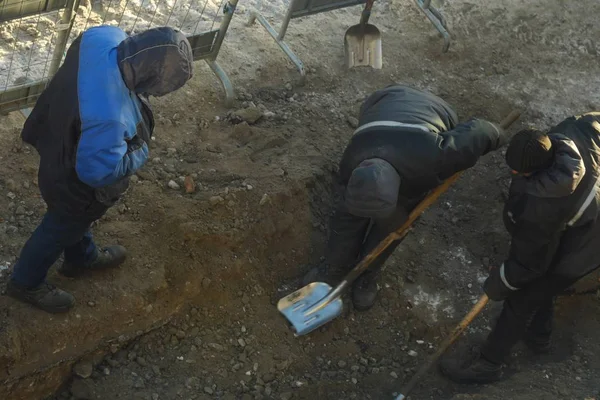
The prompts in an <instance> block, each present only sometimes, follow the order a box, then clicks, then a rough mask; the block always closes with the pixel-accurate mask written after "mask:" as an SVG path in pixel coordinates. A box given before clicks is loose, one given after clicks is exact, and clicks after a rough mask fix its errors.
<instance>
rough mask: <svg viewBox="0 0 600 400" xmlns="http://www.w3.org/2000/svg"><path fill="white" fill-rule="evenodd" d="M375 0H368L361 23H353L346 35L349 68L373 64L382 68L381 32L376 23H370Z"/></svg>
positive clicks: (345, 44) (345, 49)
mask: <svg viewBox="0 0 600 400" xmlns="http://www.w3.org/2000/svg"><path fill="white" fill-rule="evenodd" d="M374 2H375V0H368V1H367V4H366V5H365V8H364V10H363V12H362V15H361V17H360V24H358V25H353V26H351V27H350V28H348V30H347V31H346V35H345V36H344V53H345V56H346V65H347V67H348V68H353V67H361V66H371V67H372V68H374V69H381V68H382V65H383V61H382V58H383V57H382V52H381V32H380V31H379V29H378V28H377V27H376V26H375V25H371V24H369V23H368V21H369V16H370V15H371V7H373V3H374Z"/></svg>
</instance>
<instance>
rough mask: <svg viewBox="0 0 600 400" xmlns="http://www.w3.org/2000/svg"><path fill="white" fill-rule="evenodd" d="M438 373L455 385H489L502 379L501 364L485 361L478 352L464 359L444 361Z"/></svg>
mask: <svg viewBox="0 0 600 400" xmlns="http://www.w3.org/2000/svg"><path fill="white" fill-rule="evenodd" d="M439 366H440V371H441V372H442V374H443V375H445V376H446V377H447V378H449V379H450V380H452V381H454V382H456V383H490V382H495V381H498V380H501V379H502V378H503V371H502V364H496V363H494V362H491V361H489V360H487V359H486V358H485V357H483V355H481V353H480V352H479V351H478V352H476V353H475V354H473V355H472V356H471V357H467V358H466V359H464V358H463V359H446V360H443V361H441V362H440V365H439Z"/></svg>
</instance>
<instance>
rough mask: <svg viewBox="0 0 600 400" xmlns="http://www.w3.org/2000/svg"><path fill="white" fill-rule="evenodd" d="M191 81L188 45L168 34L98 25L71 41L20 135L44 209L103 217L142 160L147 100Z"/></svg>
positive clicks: (149, 128) (148, 126) (148, 129)
mask: <svg viewBox="0 0 600 400" xmlns="http://www.w3.org/2000/svg"><path fill="white" fill-rule="evenodd" d="M191 76H192V49H191V46H190V44H189V42H188V41H187V39H186V38H185V36H184V35H183V34H182V33H181V32H178V31H176V30H174V29H172V28H167V27H163V28H155V29H150V30H148V31H145V32H142V33H140V34H138V35H134V36H130V37H128V36H127V35H126V34H125V32H123V31H122V30H121V29H119V28H116V27H111V26H100V27H94V28H91V29H88V30H87V31H85V32H84V33H82V34H81V35H80V36H79V37H77V39H75V41H74V42H73V43H72V45H71V46H70V47H69V50H68V52H67V54H66V57H65V61H64V63H63V64H62V65H61V67H60V68H59V70H58V72H57V73H56V75H55V76H54V77H53V78H52V80H51V81H50V83H49V85H48V87H47V88H46V89H45V90H44V92H43V93H42V94H41V95H40V97H39V99H38V101H37V103H36V105H35V107H34V108H33V110H32V112H31V114H30V115H29V117H28V118H27V120H26V121H25V125H24V127H23V131H22V134H21V137H22V139H23V140H24V141H25V142H27V143H29V144H31V145H33V146H34V147H35V148H36V149H37V151H38V153H39V154H40V168H39V173H38V181H39V187H40V191H41V193H42V197H43V198H44V200H45V201H46V203H47V205H48V208H49V209H50V210H51V211H53V212H56V213H60V214H63V215H66V216H72V217H83V218H87V219H90V220H94V219H97V218H99V217H100V216H102V214H104V213H105V212H106V210H107V209H108V207H110V206H111V205H113V204H114V203H115V202H116V201H117V200H118V199H119V198H120V196H121V195H122V194H123V193H124V192H125V190H126V189H127V187H128V184H129V177H130V176H131V175H132V174H133V173H135V172H136V171H137V170H138V169H139V168H141V167H142V165H143V164H144V163H145V162H146V160H147V158H148V145H147V143H148V141H149V140H150V138H151V136H152V132H153V129H154V120H153V116H152V110H151V108H150V104H149V103H148V96H150V95H152V96H162V95H164V94H167V93H169V92H172V91H175V90H177V89H179V88H180V87H182V86H183V85H184V84H185V83H186V82H187V81H188V80H189V79H190V77H191Z"/></svg>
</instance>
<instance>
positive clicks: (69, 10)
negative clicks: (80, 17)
mask: <svg viewBox="0 0 600 400" xmlns="http://www.w3.org/2000/svg"><path fill="white" fill-rule="evenodd" d="M77 8H79V0H68V1H67V4H66V6H65V10H64V11H63V14H62V17H61V18H60V22H59V24H58V25H57V30H58V35H57V36H56V48H55V49H54V53H53V54H52V63H51V64H50V69H49V71H48V77H49V78H50V79H51V78H52V77H53V76H54V74H56V71H58V68H59V67H60V63H61V61H62V58H63V56H64V53H65V49H66V48H67V42H68V40H69V35H70V34H71V28H72V27H73V22H74V21H75V18H74V16H73V14H74V11H75V10H76V9H77Z"/></svg>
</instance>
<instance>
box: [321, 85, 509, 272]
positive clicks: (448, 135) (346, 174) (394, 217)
mask: <svg viewBox="0 0 600 400" xmlns="http://www.w3.org/2000/svg"><path fill="white" fill-rule="evenodd" d="M502 138H503V135H502V131H501V129H500V128H499V127H497V126H495V125H494V124H492V123H490V122H487V121H484V120H479V119H473V120H471V121H468V122H466V123H462V124H459V123H458V117H457V115H456V113H455V112H454V111H453V110H452V108H451V107H450V106H449V105H448V104H447V103H446V102H445V101H444V100H442V99H440V98H439V97H437V96H435V95H433V94H431V93H427V92H424V91H420V90H417V89H413V88H411V87H407V86H401V85H395V86H390V87H387V88H385V89H382V90H379V91H377V92H375V93H373V94H372V95H371V96H369V97H368V98H367V99H366V101H365V102H364V103H363V105H362V107H361V110H360V120H359V128H358V129H357V131H356V132H355V133H354V136H353V137H352V139H351V140H350V143H349V144H348V146H347V147H346V150H345V151H344V155H343V156H342V160H341V161H340V177H341V179H342V182H343V184H344V185H345V186H346V193H345V194H344V201H342V202H341V203H340V205H339V206H338V208H337V209H336V212H335V215H334V216H333V218H332V221H331V226H330V236H329V240H328V243H327V249H326V253H325V261H324V263H325V264H328V265H330V266H331V267H332V268H333V270H340V269H344V268H347V267H349V266H350V265H351V264H352V263H354V262H355V261H356V260H357V259H358V258H359V257H360V256H364V255H366V253H367V252H368V251H370V250H372V248H373V247H374V246H375V245H377V243H378V241H379V240H381V239H383V238H384V237H385V236H386V235H387V234H388V233H390V232H391V231H392V230H395V229H397V228H399V227H400V225H401V224H402V223H404V222H405V221H406V219H407V217H408V214H409V213H410V211H412V209H413V208H414V207H415V206H416V205H417V204H418V202H419V201H420V200H421V199H422V198H423V197H424V196H425V195H426V194H427V192H428V191H429V190H431V189H433V188H435V187H437V186H439V185H440V184H441V183H442V182H443V181H444V180H445V179H446V178H448V177H450V176H451V175H453V174H454V173H456V172H459V171H462V170H464V169H467V168H469V167H472V166H473V165H475V163H476V162H477V160H479V158H480V157H481V156H483V155H484V154H486V153H488V152H490V151H493V150H495V149H497V148H498V147H499V146H500V145H502ZM378 159H379V160H385V161H387V163H389V164H391V166H393V168H395V170H396V172H397V173H398V175H399V180H400V183H399V189H398V190H397V193H396V196H397V199H396V200H394V201H390V199H388V198H381V199H380V201H377V200H378V199H373V198H372V197H374V196H380V195H393V194H392V193H385V191H383V190H380V191H376V190H373V187H374V186H377V185H379V184H389V185H390V186H393V187H398V183H397V182H395V181H394V180H389V179H388V181H387V182H384V180H382V181H381V182H375V183H374V184H372V185H366V184H365V185H363V188H362V189H364V190H363V191H365V190H367V191H370V192H371V193H369V196H363V197H365V198H366V200H368V201H369V204H380V205H381V204H386V205H387V204H391V203H394V204H395V207H396V211H395V212H394V213H392V214H391V215H390V217H388V218H384V219H381V220H377V219H376V218H374V221H373V222H374V225H373V227H372V228H371V230H369V228H368V227H369V223H370V219H369V218H366V217H361V216H359V215H360V214H358V213H356V212H355V211H354V210H355V209H357V208H360V207H357V205H356V204H351V202H349V201H347V198H348V197H351V196H349V195H351V194H352V195H353V194H354V192H356V193H360V191H361V188H350V189H353V190H351V191H349V190H348V189H349V186H351V185H348V183H349V181H350V177H351V176H352V174H353V171H355V170H356V169H357V167H358V166H359V165H360V164H361V163H362V162H363V161H365V160H371V161H372V162H373V163H380V161H379V160H378ZM376 175H377V174H375V175H373V176H376ZM386 175H387V176H390V174H389V173H388V174H386ZM392 175H393V174H392ZM392 183H393V185H392ZM363 203H364V201H363ZM364 206H365V204H362V208H364ZM369 232H370V233H369ZM373 232H375V233H373ZM365 235H369V237H368V238H367V240H366V241H365ZM371 236H372V237H371ZM361 246H362V248H361ZM386 254H387V255H389V254H390V251H388V252H387V253H386ZM387 255H386V256H383V258H382V257H380V258H378V260H379V261H378V262H377V263H376V264H379V265H381V264H383V262H384V261H385V257H387Z"/></svg>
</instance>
